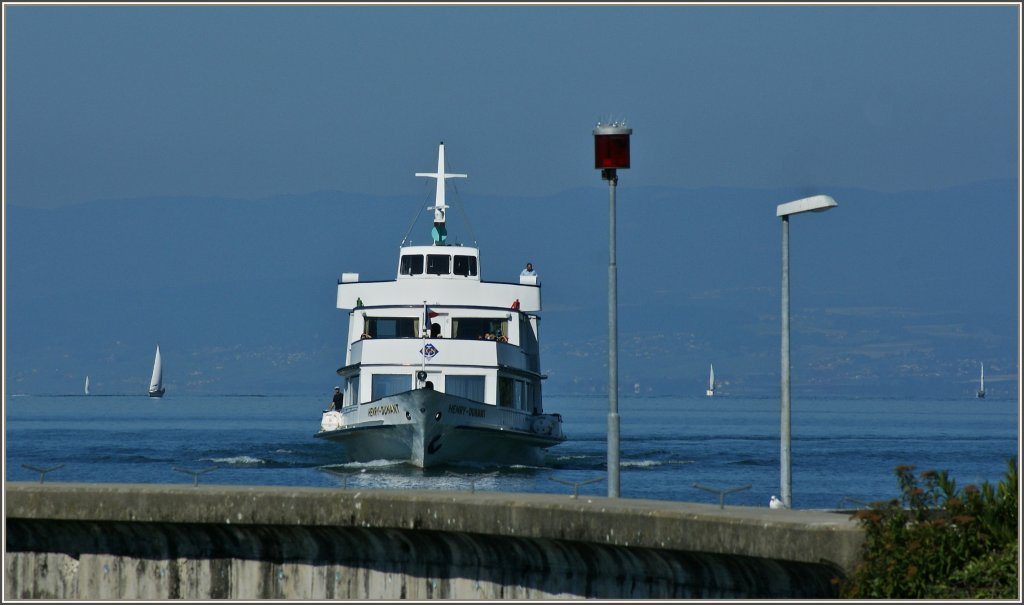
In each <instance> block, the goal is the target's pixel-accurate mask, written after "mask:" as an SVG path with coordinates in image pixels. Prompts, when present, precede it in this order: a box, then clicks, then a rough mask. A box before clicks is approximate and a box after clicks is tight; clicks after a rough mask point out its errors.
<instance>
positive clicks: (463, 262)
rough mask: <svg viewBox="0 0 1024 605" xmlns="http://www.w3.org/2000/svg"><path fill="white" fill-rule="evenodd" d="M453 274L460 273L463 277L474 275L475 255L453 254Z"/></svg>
mask: <svg viewBox="0 0 1024 605" xmlns="http://www.w3.org/2000/svg"><path fill="white" fill-rule="evenodd" d="M453 273H455V275H462V276H463V277H470V276H475V275H476V257H475V256H464V255H458V254H456V255H455V270H454V271H453Z"/></svg>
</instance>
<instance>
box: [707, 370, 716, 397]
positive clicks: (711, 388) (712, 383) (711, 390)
mask: <svg viewBox="0 0 1024 605" xmlns="http://www.w3.org/2000/svg"><path fill="white" fill-rule="evenodd" d="M714 395H715V364H711V375H710V376H709V377H708V397H713V396H714Z"/></svg>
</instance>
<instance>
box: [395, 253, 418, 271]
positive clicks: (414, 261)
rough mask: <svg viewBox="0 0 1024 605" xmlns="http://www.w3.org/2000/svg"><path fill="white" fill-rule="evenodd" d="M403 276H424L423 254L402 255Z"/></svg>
mask: <svg viewBox="0 0 1024 605" xmlns="http://www.w3.org/2000/svg"><path fill="white" fill-rule="evenodd" d="M400 272H401V274H402V275H422V274H423V255H422V254H403V255H402V266H401V269H400Z"/></svg>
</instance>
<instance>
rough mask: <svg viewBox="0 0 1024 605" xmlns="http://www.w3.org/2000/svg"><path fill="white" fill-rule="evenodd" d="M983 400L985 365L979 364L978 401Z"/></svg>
mask: <svg viewBox="0 0 1024 605" xmlns="http://www.w3.org/2000/svg"><path fill="white" fill-rule="evenodd" d="M984 398H985V364H984V363H982V364H981V387H980V388H979V389H978V399H984Z"/></svg>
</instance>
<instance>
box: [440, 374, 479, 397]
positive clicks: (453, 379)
mask: <svg viewBox="0 0 1024 605" xmlns="http://www.w3.org/2000/svg"><path fill="white" fill-rule="evenodd" d="M444 392H445V393H448V394H449V395H455V396H456V397H465V398H466V399H472V400H473V401H483V400H484V377H483V376H452V375H451V374H449V375H448V376H445V379H444Z"/></svg>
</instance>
